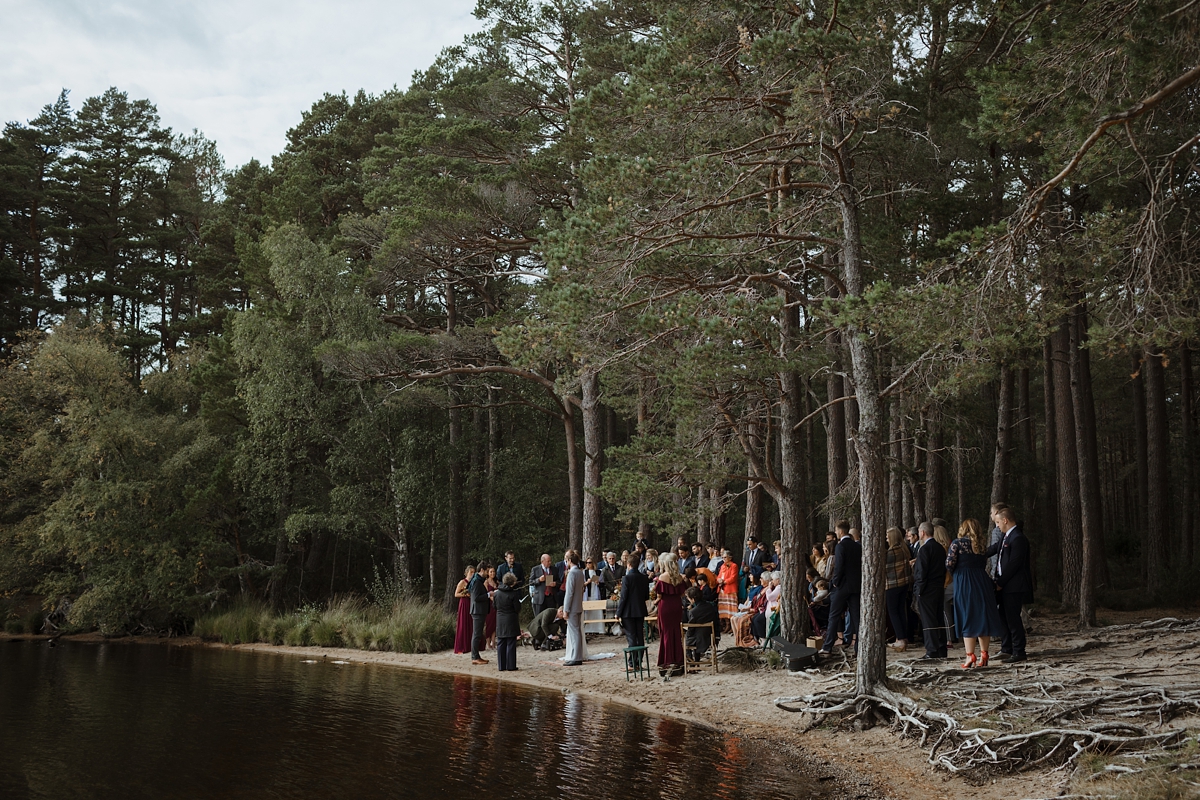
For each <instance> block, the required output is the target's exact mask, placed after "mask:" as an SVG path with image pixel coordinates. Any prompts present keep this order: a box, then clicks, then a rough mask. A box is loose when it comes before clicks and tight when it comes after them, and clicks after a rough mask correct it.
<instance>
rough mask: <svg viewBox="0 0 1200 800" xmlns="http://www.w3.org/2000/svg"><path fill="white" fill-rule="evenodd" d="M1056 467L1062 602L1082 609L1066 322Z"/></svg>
mask: <svg viewBox="0 0 1200 800" xmlns="http://www.w3.org/2000/svg"><path fill="white" fill-rule="evenodd" d="M1053 340H1054V422H1055V425H1056V427H1057V431H1056V434H1055V443H1056V445H1057V448H1056V453H1055V464H1056V466H1057V469H1058V529H1059V531H1060V534H1061V537H1062V601H1063V605H1066V606H1074V607H1078V605H1079V587H1080V579H1081V577H1082V575H1083V532H1082V523H1081V521H1080V508H1079V505H1080V502H1081V498H1080V492H1079V454H1078V452H1077V448H1076V443H1077V439H1076V435H1075V407H1074V404H1073V403H1072V400H1071V366H1070V364H1071V329H1070V322H1069V321H1066V320H1064V321H1063V323H1062V324H1061V325H1059V327H1058V328H1057V329H1056V330H1055V331H1054V334H1053Z"/></svg>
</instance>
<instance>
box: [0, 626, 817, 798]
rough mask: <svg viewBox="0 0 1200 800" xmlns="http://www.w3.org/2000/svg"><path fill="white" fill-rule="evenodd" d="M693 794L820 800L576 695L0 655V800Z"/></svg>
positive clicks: (74, 655) (98, 649) (290, 661)
mask: <svg viewBox="0 0 1200 800" xmlns="http://www.w3.org/2000/svg"><path fill="white" fill-rule="evenodd" d="M764 763H766V764H768V766H764ZM696 793H701V794H703V795H704V796H705V798H734V797H746V796H748V795H753V796H754V797H755V798H764V799H765V798H801V797H816V796H821V795H820V793H819V792H818V791H817V790H816V789H815V788H814V784H813V783H812V782H811V781H810V780H809V779H807V778H803V777H801V776H800V775H798V774H793V773H792V772H791V770H789V769H788V768H787V766H786V765H784V764H779V763H772V762H770V761H769V760H768V761H764V759H763V758H762V757H761V754H759V757H754V754H753V753H751V752H750V750H749V749H748V748H747V746H746V745H745V744H744V743H741V742H738V741H737V740H736V739H726V738H724V737H722V736H720V735H718V734H715V733H713V732H711V731H706V730H703V729H700V728H696V727H693V726H689V725H685V724H683V723H679V722H676V721H673V720H669V719H664V718H660V717H653V716H647V715H644V714H640V713H637V712H635V711H633V710H631V709H628V708H625V707H623V706H619V705H614V704H603V703H598V702H594V701H591V700H587V699H584V698H581V697H579V696H577V695H570V696H566V697H564V696H562V695H561V694H559V693H555V692H543V691H532V690H527V689H522V688H517V687H513V686H511V685H500V684H497V683H495V682H492V681H488V680H482V679H473V678H471V677H468V676H445V675H437V674H432V673H424V672H419V671H410V670H401V669H396V668H390V667H384V666H364V665H361V664H346V665H342V666H337V665H334V664H331V663H329V662H328V661H327V660H326V661H319V662H318V663H315V664H305V663H303V662H302V661H301V660H300V659H296V658H291V657H286V656H280V655H273V654H260V653H244V652H235V651H226V650H212V649H206V648H192V647H171V646H142V645H84V644H66V645H60V646H59V647H56V648H49V647H47V646H46V645H45V644H44V643H32V642H24V643H0V797H3V798H6V799H7V798H14V799H21V800H23V799H24V798H31V799H32V798H64V797H70V798H97V800H100V799H102V798H104V799H106V798H122V800H123V799H124V798H130V797H154V798H160V797H172V798H216V797H219V798H243V797H244V798H251V797H253V798H301V797H303V798H309V797H314V796H327V795H328V796H333V795H338V796H344V797H347V798H364V799H365V800H371V799H373V798H381V799H382V798H387V800H404V798H426V797H431V796H436V797H442V798H448V799H450V800H453V798H466V797H489V798H498V797H522V798H538V799H539V800H541V799H542V798H556V797H594V798H612V797H620V798H630V800H636V798H671V800H674V799H675V798H679V797H681V796H685V795H687V794H696Z"/></svg>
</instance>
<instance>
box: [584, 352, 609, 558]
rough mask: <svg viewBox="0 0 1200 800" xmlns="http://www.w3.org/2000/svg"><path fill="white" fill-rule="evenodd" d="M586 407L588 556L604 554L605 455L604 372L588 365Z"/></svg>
mask: <svg viewBox="0 0 1200 800" xmlns="http://www.w3.org/2000/svg"><path fill="white" fill-rule="evenodd" d="M580 383H581V386H582V390H581V391H582V394H581V400H582V403H581V407H582V409H583V492H584V494H583V550H582V555H583V557H584V558H593V557H594V558H597V559H598V558H599V557H600V533H601V531H600V527H601V524H602V521H603V520H602V519H601V516H600V514H601V510H602V509H601V501H600V495H599V494H597V493H596V490H597V489H599V488H600V474H601V468H602V466H603V463H602V459H603V458H604V442H603V438H602V434H603V428H602V423H603V419H602V417H601V413H602V410H601V407H600V373H599V372H597V371H596V370H593V369H588V368H584V370H583V374H582V375H581V376H580Z"/></svg>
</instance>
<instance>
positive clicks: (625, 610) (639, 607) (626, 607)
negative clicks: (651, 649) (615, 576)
mask: <svg viewBox="0 0 1200 800" xmlns="http://www.w3.org/2000/svg"><path fill="white" fill-rule="evenodd" d="M637 565H638V557H637V555H636V554H634V553H630V554H629V555H627V556H626V557H625V574H624V575H622V576H621V597H620V599H618V600H617V619H619V620H620V621H621V628H622V629H623V630H624V631H625V642H626V645H627V646H628V647H641V646H642V645H644V644H645V643H646V641H645V627H644V626H645V624H646V601H647V600H648V599H650V579H649V578H647V577H646V574H645V573H644V572H639V571H638V568H637Z"/></svg>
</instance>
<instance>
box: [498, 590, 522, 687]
mask: <svg viewBox="0 0 1200 800" xmlns="http://www.w3.org/2000/svg"><path fill="white" fill-rule="evenodd" d="M492 604H493V606H494V607H495V610H496V666H497V667H499V668H500V671H501V672H512V671H516V669H517V637H518V636H520V635H521V595H520V592H518V591H517V575H516V573H515V572H513V571H509V572H506V573H504V577H503V578H502V579H501V581H500V588H499V589H497V590H496V593H495V594H494V595H492Z"/></svg>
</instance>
